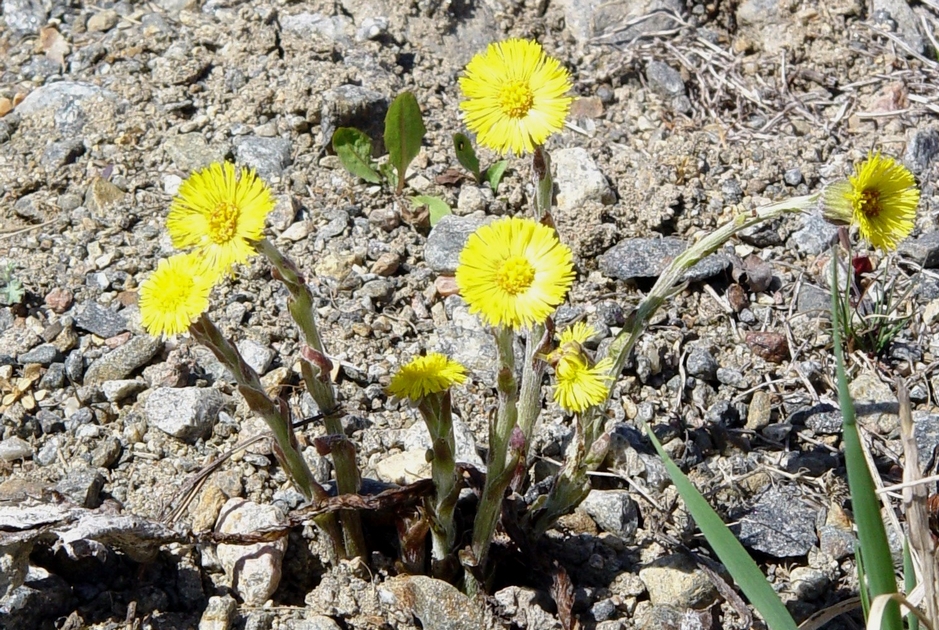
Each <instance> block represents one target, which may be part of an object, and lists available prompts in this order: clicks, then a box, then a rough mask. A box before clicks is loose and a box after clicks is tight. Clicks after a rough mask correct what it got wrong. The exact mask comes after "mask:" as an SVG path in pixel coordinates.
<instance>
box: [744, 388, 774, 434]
mask: <svg viewBox="0 0 939 630" xmlns="http://www.w3.org/2000/svg"><path fill="white" fill-rule="evenodd" d="M772 415H773V401H772V397H771V396H770V395H769V393H767V392H765V391H763V390H762V389H759V390H757V391H755V392H753V398H752V399H751V400H750V404H749V405H747V424H746V426H745V428H746V429H748V430H750V431H762V430H763V429H765V428H766V427H767V426H769V423H770V420H771V419H772Z"/></svg>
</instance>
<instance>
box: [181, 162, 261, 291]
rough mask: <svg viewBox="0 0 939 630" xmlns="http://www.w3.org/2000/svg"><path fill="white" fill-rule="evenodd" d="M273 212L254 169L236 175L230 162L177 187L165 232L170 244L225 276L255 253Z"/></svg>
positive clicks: (243, 169) (208, 170) (211, 167)
mask: <svg viewBox="0 0 939 630" xmlns="http://www.w3.org/2000/svg"><path fill="white" fill-rule="evenodd" d="M273 209H274V200H273V198H272V197H271V191H270V189H269V188H268V187H267V186H266V185H265V184H264V182H263V181H261V180H260V179H259V178H258V176H257V175H256V174H255V173H254V171H253V170H251V169H247V168H241V169H239V170H238V171H237V172H236V171H235V165H234V164H232V163H231V162H225V163H224V164H221V163H218V162H216V163H215V164H212V165H210V166H209V167H207V168H204V169H202V170H201V171H196V172H195V173H193V174H192V175H190V176H189V178H188V179H187V180H186V181H184V182H183V183H182V185H181V186H180V187H179V194H178V195H177V196H176V198H175V199H173V204H172V205H171V206H170V215H169V218H168V219H167V221H166V228H167V230H168V231H169V233H170V237H171V238H172V239H173V245H175V246H176V247H178V248H180V249H188V248H195V251H197V252H199V253H200V255H201V256H203V257H204V258H205V259H206V264H207V265H208V266H209V267H210V268H212V269H216V270H218V272H219V273H224V272H225V271H227V270H228V269H229V268H230V267H231V266H232V264H234V263H240V262H244V261H246V260H248V258H250V257H251V256H252V255H253V254H254V247H253V245H252V244H251V242H252V241H257V240H259V239H260V238H261V237H262V232H263V230H264V220H265V219H266V218H267V215H268V213H269V212H270V211H271V210H273Z"/></svg>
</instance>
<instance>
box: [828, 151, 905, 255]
mask: <svg viewBox="0 0 939 630" xmlns="http://www.w3.org/2000/svg"><path fill="white" fill-rule="evenodd" d="M917 204H919V189H918V188H917V187H916V180H915V179H914V178H913V174H912V173H910V171H909V170H907V168H906V167H905V166H903V165H902V164H900V163H899V162H897V161H895V160H894V159H893V158H890V157H884V156H882V155H880V153H871V154H869V155H868V156H867V159H866V160H865V161H864V162H862V163H860V164H857V165H855V167H854V175H853V176H851V177H849V178H848V179H846V180H839V181H836V182H834V183H832V184H830V185H829V186H828V187H827V188H826V189H825V191H824V193H822V214H823V215H824V216H825V218H826V219H828V220H829V221H832V222H834V223H839V224H842V225H845V224H850V225H856V226H857V227H858V231H859V232H860V233H861V237H862V238H863V239H864V240H866V241H867V242H868V243H870V244H871V245H872V246H873V247H877V248H879V249H883V250H892V249H896V247H897V245H898V244H899V243H900V241H902V240H903V239H905V238H906V237H907V236H909V234H910V232H912V231H913V225H914V220H915V218H916V206H917Z"/></svg>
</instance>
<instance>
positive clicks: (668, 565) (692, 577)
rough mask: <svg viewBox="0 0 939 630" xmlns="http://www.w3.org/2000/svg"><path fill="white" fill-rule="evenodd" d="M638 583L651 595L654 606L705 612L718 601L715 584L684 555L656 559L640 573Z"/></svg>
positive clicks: (650, 598) (640, 570) (650, 599)
mask: <svg viewBox="0 0 939 630" xmlns="http://www.w3.org/2000/svg"><path fill="white" fill-rule="evenodd" d="M639 579H640V580H642V583H643V584H644V585H645V587H646V590H647V591H648V592H649V601H651V602H652V605H653V606H658V605H663V604H665V605H669V606H675V607H676V608H705V607H707V606H710V605H711V604H712V603H713V602H714V601H715V600H716V599H717V589H716V588H715V587H714V582H712V581H711V579H710V578H709V577H708V575H707V574H706V573H705V572H704V571H702V570H701V569H700V568H698V566H697V565H696V564H695V562H694V561H693V560H692V559H691V558H689V557H688V556H686V555H684V554H673V555H670V556H664V557H662V558H659V559H657V560H656V561H654V562H653V563H651V564H650V565H647V566H645V567H643V568H641V569H639Z"/></svg>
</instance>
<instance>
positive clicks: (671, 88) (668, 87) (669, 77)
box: [646, 60, 685, 98]
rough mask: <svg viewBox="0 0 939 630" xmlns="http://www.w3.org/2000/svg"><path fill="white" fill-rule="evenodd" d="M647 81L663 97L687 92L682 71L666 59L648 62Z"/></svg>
mask: <svg viewBox="0 0 939 630" xmlns="http://www.w3.org/2000/svg"><path fill="white" fill-rule="evenodd" d="M646 81H648V82H649V87H650V88H652V91H653V92H655V93H656V94H658V95H659V96H661V97H663V98H671V97H673V96H679V95H682V94H684V93H685V82H684V81H682V79H681V73H680V72H678V70H675V69H674V68H672V67H671V66H670V65H668V64H667V63H665V62H664V61H657V60H654V61H650V62H648V63H647V64H646Z"/></svg>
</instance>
